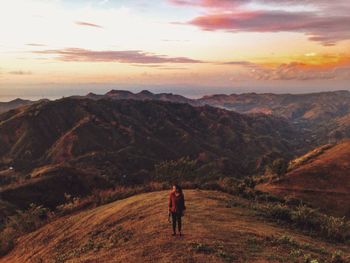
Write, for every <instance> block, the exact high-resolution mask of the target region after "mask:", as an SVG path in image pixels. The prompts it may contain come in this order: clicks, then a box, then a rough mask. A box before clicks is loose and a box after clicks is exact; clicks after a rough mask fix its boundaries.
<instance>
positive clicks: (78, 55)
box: [33, 48, 202, 64]
mask: <svg viewBox="0 0 350 263" xmlns="http://www.w3.org/2000/svg"><path fill="white" fill-rule="evenodd" d="M33 53H35V54H49V55H56V56H58V57H57V59H58V60H61V61H80V62H119V63H136V64H161V63H202V61H200V60H195V59H191V58H187V57H168V56H163V55H155V54H152V53H147V52H143V51H140V50H125V51H112V50H107V51H94V50H87V49H81V48H66V49H56V50H42V51H33Z"/></svg>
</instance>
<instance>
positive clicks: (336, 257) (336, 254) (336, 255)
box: [331, 250, 346, 263]
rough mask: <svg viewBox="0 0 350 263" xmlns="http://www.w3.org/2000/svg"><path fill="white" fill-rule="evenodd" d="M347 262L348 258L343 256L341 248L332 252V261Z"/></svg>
mask: <svg viewBox="0 0 350 263" xmlns="http://www.w3.org/2000/svg"><path fill="white" fill-rule="evenodd" d="M345 262H346V260H345V259H344V257H343V252H341V251H340V250H336V251H335V252H334V253H333V254H332V258H331V263H345Z"/></svg>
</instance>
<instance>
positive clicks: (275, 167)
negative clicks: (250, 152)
mask: <svg viewBox="0 0 350 263" xmlns="http://www.w3.org/2000/svg"><path fill="white" fill-rule="evenodd" d="M287 169H288V162H287V161H286V160H285V159H283V158H278V159H276V160H274V161H273V162H272V164H271V165H270V170H271V172H272V173H273V174H276V175H277V176H279V177H280V176H283V175H284V174H285V173H286V172H287Z"/></svg>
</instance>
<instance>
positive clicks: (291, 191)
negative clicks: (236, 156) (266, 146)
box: [258, 141, 350, 217]
mask: <svg viewBox="0 0 350 263" xmlns="http://www.w3.org/2000/svg"><path fill="white" fill-rule="evenodd" d="M258 189H260V190H263V191H268V192H271V193H273V194H276V195H280V196H293V197H297V198H300V199H302V200H305V201H307V202H309V203H310V204H312V205H314V206H315V207H319V208H321V209H322V210H324V211H328V212H333V213H335V214H336V215H342V216H344V215H345V216H347V217H350V141H344V142H342V143H340V144H338V145H335V146H333V147H329V146H327V148H326V150H324V151H323V152H322V153H321V154H319V155H317V156H315V157H314V158H311V159H310V160H308V161H307V162H305V163H304V164H302V165H300V166H299V167H297V168H295V169H293V170H292V171H290V172H289V173H287V174H286V175H285V176H283V177H282V178H281V179H279V180H277V181H275V182H272V183H268V184H263V185H260V186H258Z"/></svg>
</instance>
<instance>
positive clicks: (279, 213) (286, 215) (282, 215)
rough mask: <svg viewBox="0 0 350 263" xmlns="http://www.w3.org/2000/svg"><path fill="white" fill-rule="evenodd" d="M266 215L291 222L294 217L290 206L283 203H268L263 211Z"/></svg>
mask: <svg viewBox="0 0 350 263" xmlns="http://www.w3.org/2000/svg"><path fill="white" fill-rule="evenodd" d="M262 213H263V215H264V216H265V217H269V218H272V219H274V220H278V221H280V220H283V221H287V222H290V221H291V218H292V212H291V210H290V208H289V207H287V206H285V205H282V204H271V205H267V206H266V207H265V208H264V209H263V211H262Z"/></svg>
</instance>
